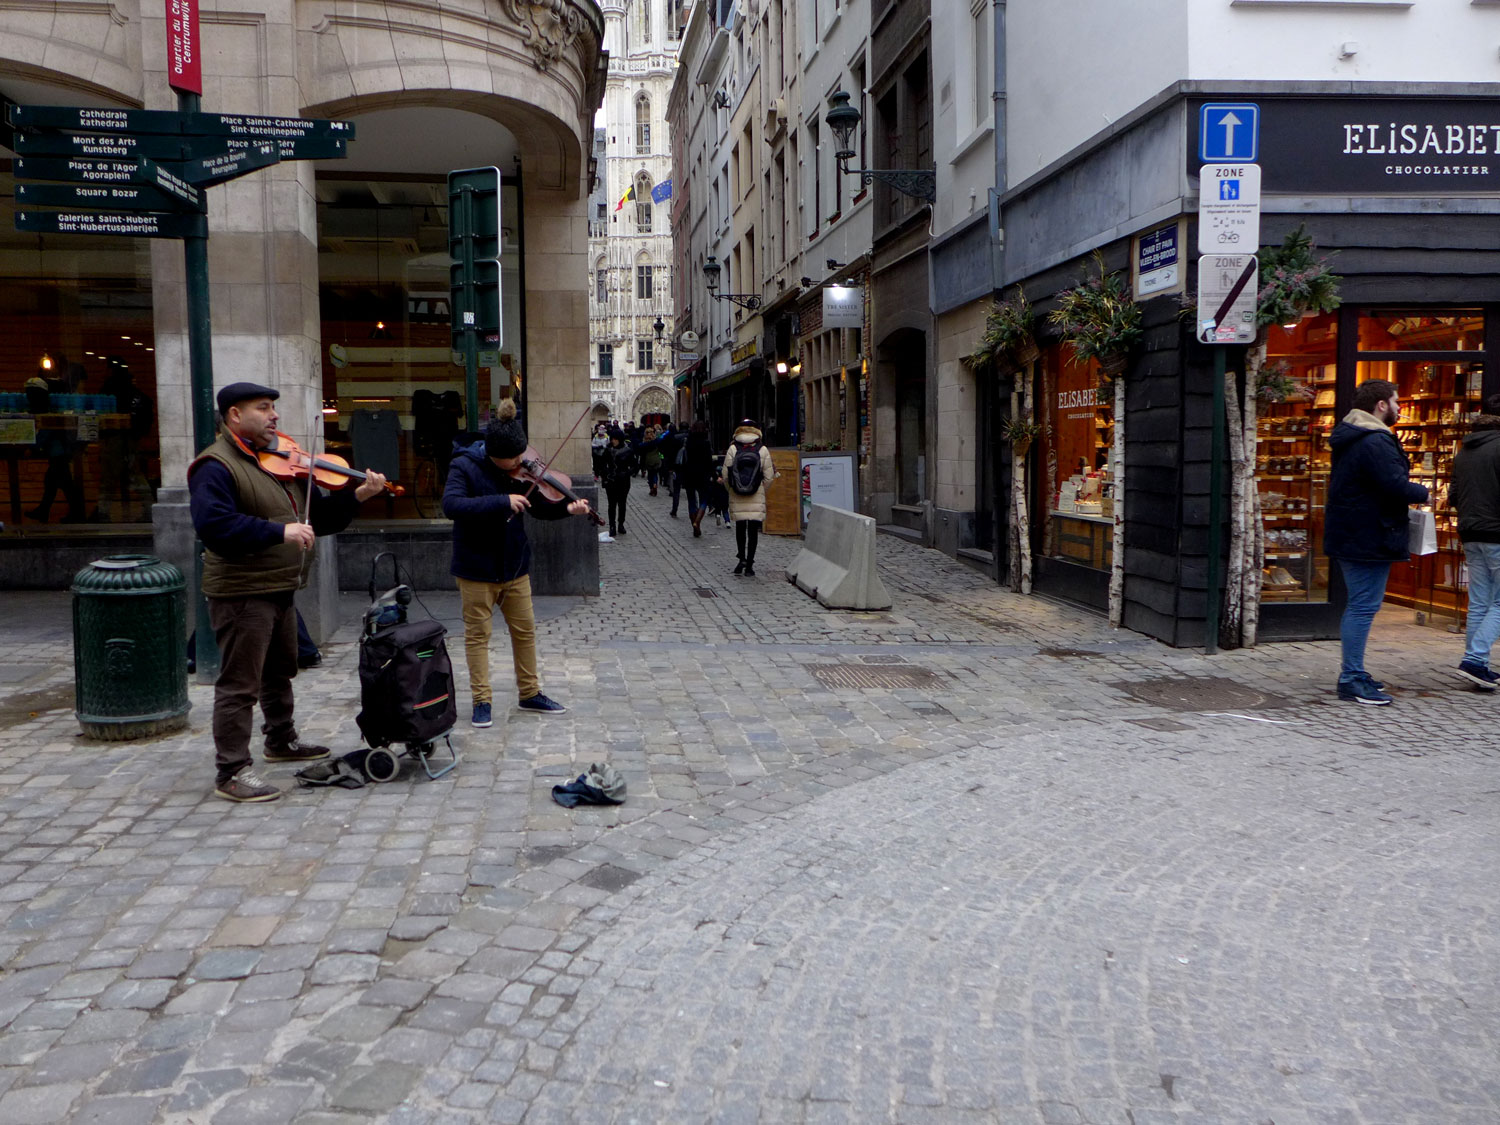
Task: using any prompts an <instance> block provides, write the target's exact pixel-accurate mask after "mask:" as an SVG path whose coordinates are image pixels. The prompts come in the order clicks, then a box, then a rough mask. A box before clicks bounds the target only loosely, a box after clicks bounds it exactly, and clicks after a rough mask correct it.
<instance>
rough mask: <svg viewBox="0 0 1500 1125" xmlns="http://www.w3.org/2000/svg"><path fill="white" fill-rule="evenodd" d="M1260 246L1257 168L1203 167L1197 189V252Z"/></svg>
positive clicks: (1242, 250) (1242, 251) (1249, 251)
mask: <svg viewBox="0 0 1500 1125" xmlns="http://www.w3.org/2000/svg"><path fill="white" fill-rule="evenodd" d="M1259 246H1260V165H1258V164H1205V165H1204V166H1203V171H1202V174H1201V176H1200V178H1199V186H1198V253H1200V254H1223V253H1234V254H1253V253H1254V252H1255V250H1256V248H1257V247H1259Z"/></svg>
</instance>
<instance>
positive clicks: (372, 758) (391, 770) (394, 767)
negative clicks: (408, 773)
mask: <svg viewBox="0 0 1500 1125" xmlns="http://www.w3.org/2000/svg"><path fill="white" fill-rule="evenodd" d="M400 768H401V764H400V762H398V761H397V760H396V755H395V754H393V753H391V752H390V751H389V750H385V749H377V750H371V751H370V752H369V753H368V754H366V755H365V776H366V777H368V778H369V779H370V780H371V781H392V780H394V779H395V776H396V774H397V772H398V771H399V770H400Z"/></svg>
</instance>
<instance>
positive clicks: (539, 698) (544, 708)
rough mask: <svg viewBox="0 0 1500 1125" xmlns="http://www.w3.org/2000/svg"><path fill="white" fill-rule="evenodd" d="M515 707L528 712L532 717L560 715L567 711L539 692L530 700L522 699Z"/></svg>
mask: <svg viewBox="0 0 1500 1125" xmlns="http://www.w3.org/2000/svg"><path fill="white" fill-rule="evenodd" d="M516 706H517V707H518V708H520V709H521V710H522V711H530V712H531V713H532V714H533V715H561V714H562V713H563V712H564V711H566V710H567V708H566V707H564V706H563V705H562V704H561V703H559V702H558V701H557V700H555V699H548V698H547V697H546V696H545V695H543V694H542V693H541V692H537V693H536V694H535V695H533V696H532V697H531V698H530V699H523V700H521V702H520V703H517V704H516Z"/></svg>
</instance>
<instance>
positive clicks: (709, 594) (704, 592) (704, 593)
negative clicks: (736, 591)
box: [693, 586, 719, 598]
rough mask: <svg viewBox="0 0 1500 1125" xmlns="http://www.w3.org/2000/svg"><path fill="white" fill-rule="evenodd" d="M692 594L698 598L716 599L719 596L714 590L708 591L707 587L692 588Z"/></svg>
mask: <svg viewBox="0 0 1500 1125" xmlns="http://www.w3.org/2000/svg"><path fill="white" fill-rule="evenodd" d="M693 593H695V594H697V595H698V596H699V597H700V598H717V597H718V596H719V594H718V592H717V591H716V590H710V589H709V588H708V587H707V586H694V587H693Z"/></svg>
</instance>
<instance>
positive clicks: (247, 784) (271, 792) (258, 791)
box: [214, 766, 281, 802]
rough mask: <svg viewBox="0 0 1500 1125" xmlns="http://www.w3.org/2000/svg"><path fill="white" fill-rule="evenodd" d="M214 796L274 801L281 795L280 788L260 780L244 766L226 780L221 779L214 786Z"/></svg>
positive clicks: (230, 799) (239, 799)
mask: <svg viewBox="0 0 1500 1125" xmlns="http://www.w3.org/2000/svg"><path fill="white" fill-rule="evenodd" d="M214 796H215V797H222V798H223V799H224V800H226V801H241V802H249V801H274V800H276V798H278V797H280V796H281V790H280V789H278V788H276V786H274V785H271V784H269V783H267V782H265V781H262V780H261V779H260V778H259V777H257V776H256V774H255V771H254V770H252V769H251V768H250V767H249V766H246V767H245V768H244V769H242V770H240V772H239V773H237V774H235V775H234V776H233V777H231V778H230V779H229V780H228V781H221V782H219V784H218V785H216V786H214Z"/></svg>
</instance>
